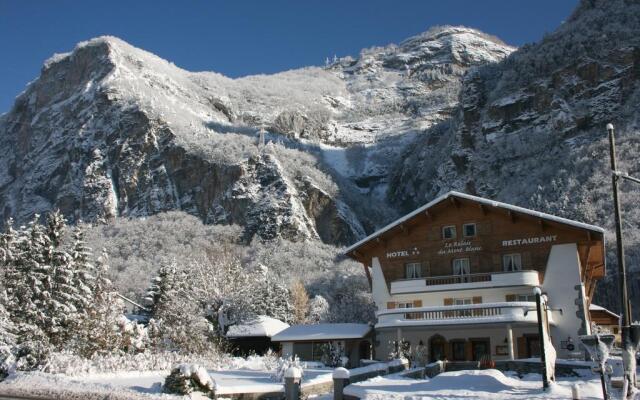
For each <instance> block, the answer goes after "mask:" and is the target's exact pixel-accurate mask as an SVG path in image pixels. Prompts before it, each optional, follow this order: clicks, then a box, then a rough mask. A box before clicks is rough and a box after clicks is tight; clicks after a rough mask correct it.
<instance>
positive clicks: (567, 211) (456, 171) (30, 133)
mask: <svg viewBox="0 0 640 400" xmlns="http://www.w3.org/2000/svg"><path fill="white" fill-rule="evenodd" d="M514 50H515V49H513V48H512V47H509V46H507V45H505V44H504V43H502V42H501V41H500V40H498V39H496V38H493V37H491V36H488V35H486V34H483V33H481V32H478V31H476V30H473V29H469V28H463V27H439V28H434V29H431V30H429V31H427V32H425V33H423V34H420V35H417V36H415V37H412V38H409V39H407V40H406V41H404V42H402V43H400V44H399V45H390V46H385V47H377V48H371V49H366V50H363V51H362V52H361V54H360V55H359V56H358V57H356V58H351V57H345V58H340V59H336V60H334V61H333V62H328V63H327V65H326V66H324V67H309V68H303V69H298V70H292V71H286V72H282V73H279V74H274V75H259V76H248V77H244V78H239V79H230V78H228V77H225V76H222V75H220V74H216V73H212V72H200V73H192V72H188V71H185V70H182V69H180V68H178V67H176V66H175V65H173V64H171V63H170V62H167V61H165V60H162V59H160V58H158V57H156V56H154V55H152V54H150V53H148V52H145V51H143V50H140V49H137V48H135V47H132V46H130V45H129V44H127V43H125V42H123V41H121V40H119V39H116V38H113V37H101V38H97V39H93V40H90V41H88V42H84V43H81V44H79V45H78V46H77V47H76V48H75V49H74V50H73V51H72V52H71V53H69V54H63V55H56V56H54V57H52V58H51V59H50V60H48V61H47V62H46V63H45V65H44V67H43V69H42V73H41V76H40V77H39V78H38V79H36V80H35V81H33V82H32V83H31V84H29V86H28V87H27V89H26V90H25V92H24V93H22V94H21V95H19V96H18V98H17V100H16V103H15V106H14V107H13V108H12V110H11V111H10V112H9V113H7V114H4V115H3V116H2V117H0V205H1V206H2V216H4V217H5V218H8V217H10V216H13V217H14V218H16V219H18V220H19V221H24V220H26V219H28V218H30V217H31V215H32V214H34V213H36V212H44V211H47V210H50V209H52V208H54V207H59V208H60V209H61V210H62V211H63V212H64V213H65V214H66V215H68V216H70V217H71V218H74V219H85V220H93V219H97V218H112V217H118V216H126V217H142V216H146V215H151V214H155V213H160V212H163V211H167V210H176V209H179V210H184V211H187V212H188V213H190V214H193V215H196V216H198V217H199V218H201V219H202V220H203V221H204V222H206V223H237V224H240V225H241V226H243V227H244V230H245V234H246V236H247V238H249V237H252V236H254V235H256V234H257V235H259V236H260V237H262V238H267V239H268V238H274V237H284V238H288V239H291V240H299V239H303V238H315V239H320V240H322V241H324V242H325V243H334V244H346V243H349V242H353V241H354V240H355V239H356V238H358V237H360V236H362V235H364V234H365V233H366V232H370V231H371V230H372V229H374V228H375V227H376V226H381V225H383V224H385V223H387V222H389V220H391V219H392V218H394V217H395V216H397V215H398V214H400V213H403V212H406V211H409V210H411V209H413V208H414V207H416V206H418V205H420V204H423V203H424V202H426V201H428V200H430V199H432V198H434V197H435V196H437V195H438V194H441V193H443V192H445V191H448V190H451V189H458V190H462V191H465V192H469V193H472V194H478V195H482V196H486V197H490V198H495V199H496V200H501V201H505V202H508V203H512V204H517V205H520V206H524V207H529V208H534V209H539V210H541V211H547V212H550V213H552V214H557V215H561V216H564V217H568V218H574V219H578V220H582V221H585V222H590V223H595V224H599V225H602V226H604V227H608V228H610V227H611V226H612V218H611V215H612V212H611V211H612V210H611V199H610V175H609V172H608V153H607V140H606V135H605V132H604V125H605V123H607V122H609V121H612V122H613V123H614V124H616V126H617V128H618V131H617V132H618V135H619V139H618V142H619V143H618V144H619V158H620V160H619V162H620V165H621V168H622V169H623V170H626V171H628V172H629V173H631V174H634V175H636V176H638V175H640V165H639V164H638V162H637V160H638V154H639V151H640V136H639V135H638V134H637V132H638V125H639V113H638V107H637V104H638V103H639V101H640V90H639V83H640V72H639V71H640V67H639V66H640V0H606V1H605V0H582V1H581V3H580V4H579V6H578V8H577V9H576V11H575V12H574V13H573V15H571V16H570V17H569V18H568V19H567V20H566V21H565V22H564V23H563V24H562V25H561V26H560V27H559V28H558V29H557V30H556V31H555V32H553V33H551V34H548V35H546V36H545V37H544V38H543V40H541V41H540V42H538V43H535V44H530V45H526V46H523V47H522V48H520V49H518V50H517V51H514ZM260 128H264V129H265V130H266V131H267V133H266V134H265V137H266V139H265V140H266V142H267V144H266V145H264V146H260V145H259V134H258V131H259V130H260ZM639 189H640V188H639V187H637V186H633V185H632V184H624V185H623V194H622V200H623V205H624V207H625V221H626V225H625V231H626V233H627V238H628V241H627V247H628V250H627V254H628V256H629V265H630V268H631V269H632V271H633V275H632V279H630V282H631V285H632V286H631V288H630V290H631V293H632V295H633V296H634V298H635V299H637V298H640V280H639V279H638V278H637V277H638V273H640V271H639V270H638V268H637V266H638V265H639V263H640V250H639V248H640V246H639V245H640V234H638V233H637V232H638V229H637V228H638V226H639V225H640V211H638V208H637V204H638V201H639V200H640V196H639V193H640V190H639ZM607 239H608V242H609V243H610V244H611V243H613V241H614V238H613V237H612V236H609V237H608V238H607ZM608 270H609V272H610V273H612V272H615V257H614V255H613V253H611V254H610V257H609V258H608ZM610 277H613V275H610ZM614 282H615V281H613V280H610V281H609V282H608V283H606V284H605V285H603V286H602V287H604V288H605V289H609V288H611V289H615V284H614ZM614 296H615V290H601V291H600V298H599V299H598V301H602V302H604V304H603V305H606V306H609V307H611V308H613V309H616V308H617V304H616V301H615V297H614Z"/></svg>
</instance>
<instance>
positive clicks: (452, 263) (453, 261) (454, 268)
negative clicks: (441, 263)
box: [451, 257, 471, 276]
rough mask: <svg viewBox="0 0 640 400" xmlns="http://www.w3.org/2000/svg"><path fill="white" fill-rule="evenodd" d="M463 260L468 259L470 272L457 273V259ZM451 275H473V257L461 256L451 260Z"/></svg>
mask: <svg viewBox="0 0 640 400" xmlns="http://www.w3.org/2000/svg"><path fill="white" fill-rule="evenodd" d="M462 260H466V261H467V267H468V268H467V269H468V272H466V273H458V274H456V261H462ZM451 275H453V276H468V275H471V259H470V258H469V257H461V258H454V259H453V260H451Z"/></svg>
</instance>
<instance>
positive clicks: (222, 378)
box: [0, 365, 331, 399]
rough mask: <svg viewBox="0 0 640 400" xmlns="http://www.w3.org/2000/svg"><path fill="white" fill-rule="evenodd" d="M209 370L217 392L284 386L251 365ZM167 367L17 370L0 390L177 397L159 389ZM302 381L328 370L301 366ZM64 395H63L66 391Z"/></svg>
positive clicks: (280, 388)
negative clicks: (94, 371) (98, 370)
mask: <svg viewBox="0 0 640 400" xmlns="http://www.w3.org/2000/svg"><path fill="white" fill-rule="evenodd" d="M248 367H249V368H248V369H234V370H218V371H213V370H209V374H210V375H211V378H212V379H213V380H214V381H215V383H216V393H217V394H219V395H224V394H230V393H262V392H281V391H284V387H283V385H282V384H281V383H278V382H276V381H275V380H274V379H273V378H272V376H271V375H272V373H271V372H270V371H265V370H254V369H251V367H252V366H251V365H248ZM169 372H170V371H145V372H135V371H127V372H117V373H103V374H87V375H80V376H67V375H62V374H47V373H42V372H29V373H23V372H18V373H16V374H15V375H13V376H11V377H9V378H8V379H7V380H5V381H3V382H0V394H4V393H12V394H19V393H20V394H25V393H32V390H33V393H38V394H46V393H60V391H61V389H62V390H64V393H65V394H66V393H75V394H77V395H78V396H79V397H81V394H83V393H84V394H86V395H87V396H90V394H94V395H97V396H96V397H97V398H99V395H100V394H101V395H102V396H104V395H105V394H107V393H108V394H109V395H110V396H115V397H114V398H132V399H138V398H167V399H171V398H180V396H172V395H167V394H163V393H162V384H163V383H164V380H165V378H166V377H167V376H168V375H169ZM304 376H305V382H308V381H311V380H318V379H320V380H325V379H326V380H331V371H330V370H327V369H321V368H309V369H305V370H304ZM65 398H66V395H65Z"/></svg>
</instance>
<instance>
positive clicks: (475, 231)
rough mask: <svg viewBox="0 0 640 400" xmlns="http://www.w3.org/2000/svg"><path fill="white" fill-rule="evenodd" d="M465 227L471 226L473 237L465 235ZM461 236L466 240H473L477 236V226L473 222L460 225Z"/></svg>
mask: <svg viewBox="0 0 640 400" xmlns="http://www.w3.org/2000/svg"><path fill="white" fill-rule="evenodd" d="M467 226H473V235H467ZM462 236H463V237H466V238H473V237H476V236H478V225H477V224H476V223H475V222H468V223H466V224H462Z"/></svg>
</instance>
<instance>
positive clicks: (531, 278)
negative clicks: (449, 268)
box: [391, 271, 540, 294]
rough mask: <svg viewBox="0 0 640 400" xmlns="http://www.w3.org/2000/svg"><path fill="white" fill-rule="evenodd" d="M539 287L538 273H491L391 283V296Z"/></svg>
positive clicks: (444, 276) (433, 277)
mask: <svg viewBox="0 0 640 400" xmlns="http://www.w3.org/2000/svg"><path fill="white" fill-rule="evenodd" d="M539 285H540V277H539V273H538V271H513V272H491V273H480V274H466V275H443V276H431V277H427V278H420V279H406V280H398V281H394V282H391V294H398V293H416V292H435V291H444V290H459V289H478V288H491V287H503V286H539Z"/></svg>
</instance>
